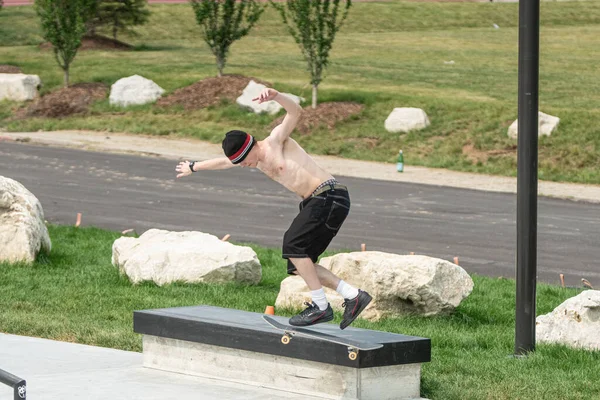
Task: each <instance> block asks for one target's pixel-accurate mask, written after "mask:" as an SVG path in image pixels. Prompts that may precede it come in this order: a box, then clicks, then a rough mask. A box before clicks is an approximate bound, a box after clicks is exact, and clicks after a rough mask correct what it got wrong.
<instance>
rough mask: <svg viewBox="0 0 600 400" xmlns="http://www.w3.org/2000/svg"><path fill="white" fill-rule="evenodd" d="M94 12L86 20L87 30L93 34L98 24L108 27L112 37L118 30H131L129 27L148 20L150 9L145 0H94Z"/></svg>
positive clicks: (115, 36) (115, 35)
mask: <svg viewBox="0 0 600 400" xmlns="http://www.w3.org/2000/svg"><path fill="white" fill-rule="evenodd" d="M94 1H96V2H97V5H96V9H95V10H94V11H95V14H94V15H93V17H92V18H91V19H90V21H88V23H87V25H88V32H89V33H90V34H91V35H93V34H95V30H96V28H97V27H99V26H106V27H108V28H109V29H110V30H111V32H112V36H113V38H114V39H115V40H116V39H117V33H118V32H131V28H132V27H133V26H137V25H143V24H145V23H146V22H148V18H149V16H150V11H149V10H148V9H147V8H146V6H147V4H148V1H147V0H94Z"/></svg>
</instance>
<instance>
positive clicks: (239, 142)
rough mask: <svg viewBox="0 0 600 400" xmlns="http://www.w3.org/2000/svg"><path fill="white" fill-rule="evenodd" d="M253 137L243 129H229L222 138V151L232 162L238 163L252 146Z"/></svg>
mask: <svg viewBox="0 0 600 400" xmlns="http://www.w3.org/2000/svg"><path fill="white" fill-rule="evenodd" d="M254 142H255V140H254V138H253V137H252V135H248V134H247V133H246V132H243V131H229V132H227V133H226V134H225V139H223V151H224V152H225V155H226V156H227V158H229V159H230V160H231V162H232V163H234V164H239V163H241V162H242V161H244V159H245V158H246V156H247V155H248V153H250V150H252V147H253V146H254Z"/></svg>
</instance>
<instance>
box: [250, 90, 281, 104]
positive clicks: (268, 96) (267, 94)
mask: <svg viewBox="0 0 600 400" xmlns="http://www.w3.org/2000/svg"><path fill="white" fill-rule="evenodd" d="M278 94H279V92H278V91H277V90H275V89H271V88H266V89H264V90H263V91H262V92H261V93H260V96H258V97H255V98H253V99H252V101H258V104H262V103H264V102H266V101H271V100H273V99H275V97H276V96H277V95H278Z"/></svg>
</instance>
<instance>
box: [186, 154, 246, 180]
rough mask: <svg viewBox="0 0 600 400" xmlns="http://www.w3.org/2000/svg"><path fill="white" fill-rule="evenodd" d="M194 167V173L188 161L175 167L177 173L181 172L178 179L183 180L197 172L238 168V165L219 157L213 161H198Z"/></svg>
mask: <svg viewBox="0 0 600 400" xmlns="http://www.w3.org/2000/svg"><path fill="white" fill-rule="evenodd" d="M193 167H194V170H193V171H192V170H191V169H190V162H189V161H188V160H185V161H181V162H180V163H179V164H177V167H175V171H177V172H179V174H178V175H177V177H178V178H182V177H184V176H188V175H191V174H192V172H196V171H210V170H217V169H228V168H233V167H237V164H234V163H232V162H231V161H230V160H229V158H227V157H218V158H213V159H212V160H206V161H196V162H195V163H194V166H193Z"/></svg>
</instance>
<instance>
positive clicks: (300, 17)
mask: <svg viewBox="0 0 600 400" xmlns="http://www.w3.org/2000/svg"><path fill="white" fill-rule="evenodd" d="M269 1H270V3H271V5H272V6H273V7H275V9H277V10H278V11H279V13H280V14H281V17H282V18H283V23H284V24H286V25H287V27H288V30H289V31H290V34H291V35H292V36H293V37H294V40H295V41H296V43H298V45H299V46H300V50H301V51H302V55H303V56H304V59H305V60H306V62H307V67H308V71H309V72H310V77H311V79H310V83H311V84H312V108H316V107H317V93H318V87H319V83H321V81H322V79H323V70H324V69H325V68H326V67H327V65H328V63H329V50H331V46H332V45H333V39H335V34H336V33H337V32H338V31H339V30H340V28H341V27H342V24H343V23H344V21H345V20H346V17H347V16H348V10H349V8H350V5H351V0H345V3H346V4H345V6H344V5H342V7H343V13H342V14H341V15H340V14H339V11H340V10H339V8H340V0H333V1H331V0H288V1H286V2H284V3H285V4H282V3H275V2H273V0H269Z"/></svg>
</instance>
